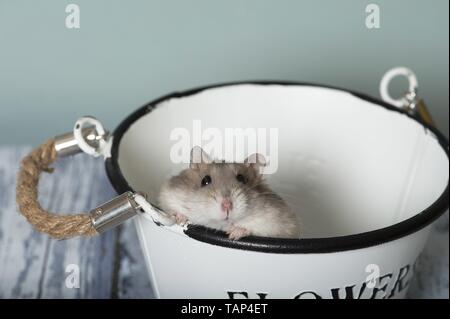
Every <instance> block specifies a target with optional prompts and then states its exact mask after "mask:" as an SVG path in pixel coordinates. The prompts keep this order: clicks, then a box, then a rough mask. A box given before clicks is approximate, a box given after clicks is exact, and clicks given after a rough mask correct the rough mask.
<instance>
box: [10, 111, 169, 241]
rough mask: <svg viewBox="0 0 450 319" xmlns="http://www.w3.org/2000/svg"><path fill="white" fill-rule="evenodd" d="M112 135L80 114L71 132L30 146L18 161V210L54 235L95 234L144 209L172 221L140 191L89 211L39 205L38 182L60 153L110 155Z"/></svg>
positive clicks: (159, 220) (148, 214)
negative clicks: (62, 212) (53, 209)
mask: <svg viewBox="0 0 450 319" xmlns="http://www.w3.org/2000/svg"><path fill="white" fill-rule="evenodd" d="M111 142H112V137H110V136H109V134H108V132H107V131H105V130H104V129H103V126H102V125H101V123H100V122H99V121H97V120H96V119H95V118H93V117H83V118H80V119H79V120H78V121H77V122H76V123H75V126H74V129H73V132H70V133H67V134H64V135H60V136H57V137H55V138H52V139H50V140H48V141H47V142H45V143H44V144H42V145H40V146H39V147H37V148H36V149H34V150H32V151H31V152H30V153H29V154H28V155H27V156H25V157H24V158H23V160H22V162H21V166H20V169H19V173H18V176H17V186H16V201H17V204H18V207H19V211H20V212H21V213H22V215H24V216H25V217H26V219H27V220H28V222H29V223H30V224H32V225H33V226H34V227H35V228H36V229H37V230H38V231H40V232H44V233H47V234H48V235H50V236H51V237H53V238H56V239H68V238H72V237H76V236H94V235H97V234H99V233H102V232H104V231H106V230H108V229H110V228H113V227H116V226H118V225H120V224H121V223H123V222H124V221H125V220H127V219H129V218H131V217H133V216H135V215H136V214H137V213H138V212H144V213H146V214H143V216H144V217H146V218H148V219H151V220H153V221H154V222H155V223H157V224H160V225H165V226H171V225H173V224H174V222H175V221H174V218H173V217H172V216H169V215H168V214H166V213H165V212H163V211H161V210H159V209H158V208H156V207H155V206H153V205H152V204H150V203H149V202H148V201H147V199H146V198H145V196H144V195H143V194H140V193H133V192H130V191H129V192H125V193H123V194H121V195H119V196H117V197H115V198H113V199H111V200H110V201H108V202H106V203H104V204H102V205H100V206H98V207H97V208H94V209H93V210H91V211H90V212H89V213H86V212H84V213H78V214H71V215H60V214H57V213H52V212H49V211H47V210H45V209H43V208H42V206H41V204H40V203H39V199H38V184H39V179H40V177H41V174H42V173H43V172H47V173H52V172H53V168H51V167H50V165H51V164H53V163H54V162H55V161H56V160H57V159H58V158H59V157H65V156H69V155H73V154H77V153H80V152H85V153H87V154H89V155H91V156H94V157H98V156H100V155H103V156H104V157H105V158H107V157H110V147H111Z"/></svg>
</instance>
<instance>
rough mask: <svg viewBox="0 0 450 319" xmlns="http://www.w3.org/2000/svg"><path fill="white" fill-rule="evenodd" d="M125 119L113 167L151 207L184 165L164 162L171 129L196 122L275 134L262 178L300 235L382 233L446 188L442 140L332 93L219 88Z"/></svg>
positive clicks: (380, 106) (374, 104) (389, 110)
mask: <svg viewBox="0 0 450 319" xmlns="http://www.w3.org/2000/svg"><path fill="white" fill-rule="evenodd" d="M130 118H131V120H130V119H129V120H128V122H129V123H128V124H127V125H126V126H127V127H126V129H125V130H124V132H121V134H120V135H121V136H120V141H119V142H118V146H117V147H118V148H117V150H116V151H117V154H116V155H117V165H118V167H119V169H120V171H121V175H122V176H123V178H124V179H125V180H126V182H127V184H128V185H129V187H131V188H132V189H133V190H136V191H143V192H145V193H147V194H148V199H149V201H150V202H152V203H154V204H157V195H158V192H159V189H160V186H161V184H162V183H163V181H164V180H165V179H167V178H168V177H169V176H170V175H171V174H176V173H177V172H179V171H180V170H182V169H183V168H186V167H187V164H183V163H181V164H180V163H173V161H172V160H171V158H170V152H171V148H172V147H173V145H174V143H175V141H174V140H171V139H170V136H171V133H172V132H173V130H174V129H175V128H184V129H187V130H188V131H189V132H190V133H191V136H193V134H194V132H193V129H194V128H193V121H194V120H200V121H201V127H202V129H203V130H204V129H207V128H218V129H219V130H220V131H223V132H224V131H225V129H227V128H244V129H245V128H266V129H269V128H276V129H278V131H277V132H278V134H277V139H276V140H277V143H276V147H275V146H274V147H272V146H270V147H268V151H271V152H272V154H268V155H267V154H266V155H267V156H269V157H271V159H272V160H273V159H274V157H273V156H277V170H276V172H275V173H274V174H270V175H268V176H267V182H268V183H269V185H270V186H271V187H272V188H273V189H274V190H275V191H276V192H277V193H278V194H279V195H281V196H282V197H283V198H284V199H285V201H286V202H287V203H288V204H289V205H290V206H291V207H292V208H293V209H294V211H295V212H296V213H297V214H298V215H299V216H300V218H301V220H302V225H303V235H302V238H326V237H336V236H346V235H354V234H360V233H364V232H369V231H372V230H377V229H381V228H385V227H389V226H391V225H394V224H397V223H400V222H402V221H405V220H407V219H410V218H411V217H413V216H415V215H417V214H419V213H421V212H423V211H424V210H426V209H428V208H429V207H430V206H432V205H433V204H434V203H436V202H437V201H438V199H439V198H441V200H442V196H443V194H444V193H445V191H446V188H447V186H448V178H449V176H448V175H449V166H448V155H447V151H446V146H444V145H443V144H442V140H440V139H441V137H440V138H437V136H436V134H435V132H433V131H432V130H430V129H427V128H425V127H424V125H422V124H421V123H419V122H418V121H417V120H415V119H413V118H411V117H410V116H408V115H406V114H404V113H402V112H399V111H398V110H396V109H394V108H393V107H390V106H389V105H386V104H384V103H382V102H379V101H376V100H372V99H370V98H366V97H363V96H361V95H358V94H354V93H350V92H347V91H343V90H339V89H333V88H326V87H320V86H313V85H282V84H263V83H259V84H258V83H253V84H250V83H247V84H246V83H243V84H233V85H224V86H218V87H211V88H207V89H203V90H198V91H192V92H189V93H186V94H174V95H172V96H171V97H169V98H163V99H161V100H159V101H157V102H154V103H152V104H150V105H148V106H146V107H144V108H143V109H141V110H139V111H138V113H136V114H134V115H132V116H131V117H130ZM130 121H131V122H130ZM120 129H121V128H119V130H120ZM115 138H116V134H115ZM274 148H276V150H274ZM242 160H243V159H242Z"/></svg>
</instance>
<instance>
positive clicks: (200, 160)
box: [189, 145, 212, 169]
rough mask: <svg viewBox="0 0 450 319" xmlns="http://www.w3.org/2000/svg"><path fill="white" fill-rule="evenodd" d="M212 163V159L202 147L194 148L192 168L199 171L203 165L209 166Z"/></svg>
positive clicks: (192, 151)
mask: <svg viewBox="0 0 450 319" xmlns="http://www.w3.org/2000/svg"><path fill="white" fill-rule="evenodd" d="M211 162H212V160H211V157H210V156H209V155H208V153H206V152H205V151H204V150H203V149H202V148H201V147H200V146H197V145H196V146H194V147H193V148H192V150H191V163H190V165H189V167H190V168H192V169H198V168H199V167H200V165H201V164H209V163H211Z"/></svg>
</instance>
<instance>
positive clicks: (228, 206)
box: [221, 198, 233, 212]
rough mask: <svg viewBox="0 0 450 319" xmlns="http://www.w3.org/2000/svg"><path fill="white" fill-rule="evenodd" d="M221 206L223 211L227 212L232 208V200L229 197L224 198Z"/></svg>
mask: <svg viewBox="0 0 450 319" xmlns="http://www.w3.org/2000/svg"><path fill="white" fill-rule="evenodd" d="M221 207H222V210H223V211H224V212H229V211H230V210H232V209H233V202H232V201H231V199H229V198H224V199H223V201H222V205H221Z"/></svg>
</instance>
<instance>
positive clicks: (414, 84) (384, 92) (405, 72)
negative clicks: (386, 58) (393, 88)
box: [380, 67, 419, 108]
mask: <svg viewBox="0 0 450 319" xmlns="http://www.w3.org/2000/svg"><path fill="white" fill-rule="evenodd" d="M397 76H405V77H406V78H407V79H408V83H409V88H408V92H407V96H406V97H408V94H410V95H414V97H415V95H416V93H417V88H418V85H419V84H418V81H417V77H416V75H415V74H414V72H413V71H412V70H410V69H408V68H406V67H397V68H393V69H391V70H389V71H387V72H386V73H385V74H384V75H383V78H382V79H381V82H380V95H381V98H382V99H383V101H385V102H388V103H390V104H392V105H394V106H396V107H398V108H405V107H408V105H409V103H410V101H409V100H408V99H407V98H406V99H405V97H401V98H399V99H394V98H392V97H391V95H390V94H389V84H390V82H391V81H392V79H393V78H395V77H397Z"/></svg>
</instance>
